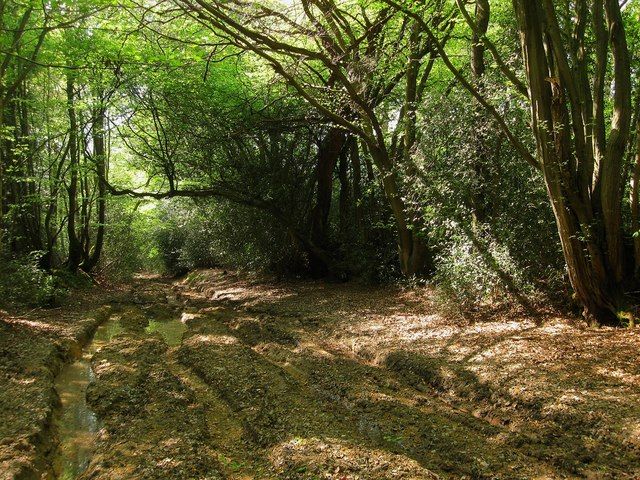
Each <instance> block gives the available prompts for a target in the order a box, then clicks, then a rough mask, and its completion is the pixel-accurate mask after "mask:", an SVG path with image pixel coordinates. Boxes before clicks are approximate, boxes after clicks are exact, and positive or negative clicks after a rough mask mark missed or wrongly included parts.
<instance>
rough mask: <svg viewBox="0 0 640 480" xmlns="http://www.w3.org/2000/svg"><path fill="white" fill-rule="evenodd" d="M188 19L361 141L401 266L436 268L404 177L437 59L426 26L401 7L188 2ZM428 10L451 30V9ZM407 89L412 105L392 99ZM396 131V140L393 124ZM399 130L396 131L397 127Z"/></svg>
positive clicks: (438, 25)
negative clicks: (264, 67)
mask: <svg viewBox="0 0 640 480" xmlns="http://www.w3.org/2000/svg"><path fill="white" fill-rule="evenodd" d="M180 4H181V5H183V7H184V9H185V11H186V12H188V13H189V14H191V15H192V16H193V17H194V18H196V19H197V20H198V21H200V22H204V23H205V24H207V25H209V26H210V27H211V28H212V30H213V31H214V32H215V33H216V34H217V35H219V36H221V37H222V38H224V39H226V40H227V41H230V42H231V43H233V44H234V45H235V46H236V47H239V48H241V49H243V50H246V51H249V52H253V53H254V54H256V55H257V56H258V57H260V58H262V59H263V60H264V61H266V63H267V64H268V65H270V66H271V67H272V68H273V70H274V71H275V72H276V73H277V74H278V75H280V76H281V77H282V78H284V79H285V80H286V81H287V82H288V83H289V85H290V86H291V87H293V89H294V90H295V91H296V92H297V93H298V95H300V96H301V97H302V98H304V99H305V100H306V101H307V102H308V103H309V104H310V105H311V106H313V107H314V108H316V109H317V110H318V111H319V112H320V113H321V114H322V115H324V116H326V118H327V119H328V120H330V121H331V122H333V123H334V124H335V126H336V127H338V128H342V129H344V130H346V131H348V132H349V133H350V134H352V135H354V136H355V137H357V138H359V139H360V140H361V141H362V144H363V145H364V147H365V148H366V150H367V152H368V154H369V155H370V156H371V157H372V159H373V162H374V164H375V166H376V168H377V170H378V172H379V181H380V183H381V184H382V187H383V191H384V193H385V196H386V198H387V201H388V204H389V207H390V208H391V211H392V214H393V218H394V220H395V225H396V230H397V232H398V246H399V255H400V265H401V268H402V271H403V272H404V273H405V274H408V275H411V274H414V273H416V272H418V271H421V270H423V269H424V268H425V265H426V264H428V263H430V260H429V257H430V253H429V251H428V248H427V245H426V242H425V239H424V235H425V233H424V228H422V226H421V225H420V224H419V223H418V222H417V221H416V218H417V217H418V216H417V215H416V214H415V212H412V211H411V208H410V207H409V206H408V205H407V204H406V202H405V200H404V198H405V196H406V194H407V192H404V191H403V187H402V185H401V182H400V181H399V174H400V172H401V171H403V170H407V169H409V170H410V169H411V168H412V165H411V162H406V161H404V160H406V156H404V155H403V152H408V151H410V150H411V147H412V144H413V142H414V133H415V108H416V106H417V104H418V103H419V102H420V101H421V98H422V93H423V92H424V88H425V85H426V82H427V79H428V77H429V73H430V71H431V66H432V64H433V63H432V59H433V55H434V50H433V48H432V44H431V40H430V39H428V38H426V37H425V35H424V34H423V32H422V31H421V28H420V24H419V23H417V22H415V21H414V20H412V19H411V18H409V17H407V16H405V15H404V14H403V13H401V12H400V11H399V10H398V9H396V8H390V7H387V6H384V5H382V6H381V5H380V3H379V2H365V4H363V5H362V6H360V7H353V6H343V5H340V4H339V3H338V2H335V1H333V0H330V1H324V0H322V1H320V0H305V1H302V2H300V4H299V5H292V6H289V7H288V8H276V7H272V6H270V5H269V4H267V3H266V2H265V3H263V2H239V1H230V2H222V1H220V2H218V1H205V0H182V1H181V2H180ZM428 4H429V5H428V7H427V8H425V9H424V12H425V18H424V19H423V18H422V17H421V20H422V21H424V22H427V23H428V24H429V25H430V26H431V27H432V28H434V29H435V30H438V31H440V30H443V31H448V29H449V27H450V23H449V22H448V17H447V15H446V14H445V13H444V12H443V8H444V2H441V1H439V0H433V1H430V2H428ZM401 89H404V90H405V97H406V99H407V103H406V104H405V105H404V106H402V105H393V104H392V103H390V98H391V97H392V95H393V94H395V93H397V91H398V90H401ZM391 115H396V116H397V117H398V118H397V122H395V125H396V128H395V130H396V132H394V133H393V134H389V132H388V131H389V127H390V124H389V121H388V119H389V117H390V116H391ZM392 128H393V126H392Z"/></svg>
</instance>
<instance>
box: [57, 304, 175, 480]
mask: <svg viewBox="0 0 640 480" xmlns="http://www.w3.org/2000/svg"><path fill="white" fill-rule="evenodd" d="M186 330H187V326H186V325H185V324H184V323H182V322H181V321H180V320H179V319H175V318H170V319H169V318H168V319H162V320H158V319H150V320H149V325H148V326H147V327H146V328H145V331H146V332H147V333H154V332H158V333H159V334H160V335H161V336H162V338H163V339H164V341H165V342H166V343H167V344H168V345H169V346H171V347H175V346H177V345H180V342H181V341H182V334H183V333H184V332H185V331H186ZM123 331H124V329H123V327H122V325H121V324H120V317H119V316H113V317H111V318H110V319H109V320H107V321H106V322H105V323H103V324H102V325H101V326H100V327H98V329H97V330H96V333H95V335H94V337H93V339H92V340H91V342H90V343H89V345H88V346H87V347H86V348H85V349H84V350H83V351H82V357H81V358H79V359H78V360H76V361H75V362H73V363H71V364H69V365H67V366H65V367H64V368H63V369H62V371H61V372H60V375H58V377H57V379H56V383H55V387H56V391H57V392H58V396H59V397H60V400H61V402H62V408H61V410H60V414H59V415H57V416H56V419H55V420H54V422H55V425H56V429H57V432H58V439H59V441H60V444H59V446H58V448H57V451H56V453H55V456H54V457H53V462H52V463H53V473H54V478H56V479H58V480H73V479H75V478H76V477H78V476H79V475H80V474H81V473H82V472H84V471H85V470H86V469H87V467H88V466H89V462H90V461H91V456H92V454H93V445H94V442H95V438H96V432H97V431H98V428H99V422H98V419H97V417H96V415H95V414H94V413H93V412H92V411H91V410H90V409H89V406H88V405H87V395H86V394H87V386H88V385H89V383H90V382H91V381H92V380H93V376H94V374H93V370H92V369H91V357H92V356H93V354H94V353H96V352H97V351H98V350H99V349H100V348H101V347H103V346H104V345H106V344H107V343H109V342H110V341H111V339H112V338H113V337H114V336H116V335H118V334H119V333H122V332H123Z"/></svg>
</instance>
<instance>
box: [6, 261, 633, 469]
mask: <svg viewBox="0 0 640 480" xmlns="http://www.w3.org/2000/svg"><path fill="white" fill-rule="evenodd" d="M433 297H434V296H433V292H432V291H431V290H429V289H427V288H416V289H405V290H403V289H400V288H396V287H367V286H362V285H359V284H356V283H346V284H332V283H326V282H322V281H308V280H300V281H293V280H286V281H279V280H277V279H274V278H271V277H267V276H258V275H248V274H236V273H227V272H224V271H221V270H205V271H198V272H194V273H192V274H191V275H189V276H188V277H187V278H185V279H182V280H179V281H169V280H164V279H160V278H153V277H140V278H137V279H136V280H135V281H134V282H133V283H132V284H131V285H127V286H124V287H121V288H119V289H116V290H114V291H104V290H101V291H99V292H95V291H94V292H92V293H87V294H86V296H85V297H84V298H80V299H79V300H78V302H77V303H76V304H74V305H70V306H66V307H64V308H62V309H60V310H57V311H37V312H31V313H30V314H26V315H23V316H21V317H16V316H9V315H5V316H4V317H2V318H1V320H0V478H2V479H4V478H7V479H13V478H29V476H28V475H27V473H28V472H34V471H36V470H38V469H42V468H43V465H44V464H46V461H45V460H44V458H45V457H46V455H47V452H50V451H51V450H52V445H53V444H55V433H56V432H55V428H52V427H51V423H52V422H51V417H52V416H55V393H54V390H53V378H54V376H55V375H56V374H57V373H58V371H59V369H60V365H61V364H62V362H63V361H65V360H68V359H69V358H70V357H71V356H72V355H73V353H74V352H76V353H77V351H78V346H79V345H80V344H82V343H83V342H84V341H86V339H87V337H88V335H90V334H91V332H92V331H93V329H95V328H96V326H97V324H98V323H99V322H101V321H104V318H105V316H109V315H110V316H111V317H112V318H115V319H116V320H117V322H118V323H119V327H120V328H121V330H122V332H121V333H119V334H118V335H116V336H114V337H113V339H112V340H111V341H109V342H108V343H107V344H106V345H104V346H103V347H102V348H100V349H99V350H98V351H97V353H95V355H93V357H92V359H91V364H92V366H93V372H94V378H93V381H92V383H91V384H90V386H89V388H88V392H87V398H88V404H89V406H90V408H91V409H92V410H93V412H95V414H96V415H97V418H98V420H99V427H100V428H99V430H98V432H97V439H96V441H95V446H94V447H93V449H94V452H93V455H92V457H91V459H90V462H89V465H88V468H87V469H86V470H85V471H84V472H83V473H82V474H80V476H79V477H78V478H81V479H122V480H125V479H127V480H128V479H138V478H140V479H191V478H193V479H196V478H197V479H218V478H228V479H238V480H240V479H335V480H355V479H363V480H365V479H396V478H397V479H432V478H469V479H471V478H505V479H506V478H513V479H519V478H522V479H525V478H531V479H534V478H535V479H541V478H592V479H598V478H602V479H604V478H640V330H638V329H635V330H628V329H608V328H603V329H589V328H584V327H583V326H581V324H580V323H579V322H577V321H575V320H572V319H569V318H560V317H554V316H552V315H547V316H546V317H544V318H537V319H531V318H526V317H518V318H514V317H512V316H506V315H504V314H502V315H498V314H496V315H491V316H488V317H489V318H488V319H484V320H477V321H474V322H467V321H461V320H459V319H458V320H453V319H451V318H447V316H446V315H441V314H438V313H437V311H438V310H437V309H436V307H435V305H434V301H433ZM101 305H105V307H101V308H99V309H98V310H97V313H96V308H98V307H100V306H101ZM176 320H180V322H177V323H180V324H181V325H182V328H180V329H177V330H175V329H173V330H172V329H164V330H163V329H162V328H155V327H154V328H153V329H150V328H149V327H150V325H151V323H150V322H155V323H154V325H156V326H157V324H158V322H160V323H159V324H160V325H161V324H162V322H167V325H169V323H168V322H174V323H173V324H171V325H175V323H176ZM172 328H173V327H172ZM25 472H27V473H25ZM31 478H38V477H36V476H34V475H32V477H31Z"/></svg>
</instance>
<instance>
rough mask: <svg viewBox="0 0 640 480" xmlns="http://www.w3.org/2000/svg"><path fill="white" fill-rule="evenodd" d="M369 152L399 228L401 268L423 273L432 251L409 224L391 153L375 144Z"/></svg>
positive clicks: (403, 270) (404, 270)
mask: <svg viewBox="0 0 640 480" xmlns="http://www.w3.org/2000/svg"><path fill="white" fill-rule="evenodd" d="M369 153H370V154H371V156H372V158H373V161H374V163H375V164H376V166H377V167H378V168H379V169H380V172H381V174H382V186H383V188H384V193H385V196H386V197H387V201H388V202H389V206H390V207H391V212H392V214H393V218H394V220H395V224H396V228H397V230H398V252H399V257H400V269H401V271H402V273H403V274H404V275H406V276H411V275H416V274H419V273H422V272H424V271H425V270H426V269H428V268H430V260H431V259H430V255H429V253H430V252H429V250H428V248H427V245H426V244H425V243H424V241H423V239H422V238H421V237H420V236H419V235H418V234H417V233H416V232H415V231H414V227H413V226H412V225H409V222H408V220H407V211H406V206H405V203H404V201H403V200H402V195H401V194H400V190H399V188H398V184H397V182H396V177H395V174H394V173H393V172H392V171H390V169H389V165H390V161H389V154H388V152H387V151H386V149H383V148H380V147H378V146H375V145H369Z"/></svg>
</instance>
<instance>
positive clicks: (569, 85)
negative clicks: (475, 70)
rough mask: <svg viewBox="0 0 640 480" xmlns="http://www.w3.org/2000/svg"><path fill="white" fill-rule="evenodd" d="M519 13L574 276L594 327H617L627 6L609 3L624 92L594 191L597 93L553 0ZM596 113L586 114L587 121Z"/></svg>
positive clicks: (534, 107) (618, 96) (543, 157)
mask: <svg viewBox="0 0 640 480" xmlns="http://www.w3.org/2000/svg"><path fill="white" fill-rule="evenodd" d="M514 8H515V11H516V15H517V18H518V24H519V29H520V39H521V43H522V51H523V57H524V60H525V69H526V75H527V79H528V82H529V95H530V102H531V115H532V128H533V133H534V136H535V139H536V146H537V152H538V159H539V161H540V164H541V168H542V172H543V174H544V179H545V183H546V186H547V192H548V195H549V198H550V200H551V203H552V207H553V211H554V215H555V218H556V223H557V227H558V232H559V235H560V240H561V242H562V249H563V252H564V257H565V261H566V264H567V270H568V274H569V279H570V281H571V284H572V286H573V289H574V291H575V296H576V299H577V300H578V301H579V302H580V303H581V304H582V305H583V307H584V316H585V318H586V319H587V320H588V321H589V322H590V323H594V324H596V323H597V324H617V323H618V319H617V315H616V313H617V308H618V304H619V301H620V293H621V287H622V285H621V283H622V269H621V259H622V241H621V239H622V221H621V209H620V207H619V205H620V202H621V199H622V192H621V188H620V184H621V178H622V156H623V154H624V144H625V142H626V140H627V138H628V130H629V129H628V122H629V116H630V111H629V107H630V96H629V91H628V88H629V82H628V79H629V78H630V71H629V69H628V52H626V42H625V41H624V38H623V37H624V31H623V30H622V26H621V22H620V18H619V14H620V9H619V6H618V3H617V1H616V0H605V10H606V13H607V21H608V23H609V30H610V32H611V37H610V42H611V45H612V51H613V58H614V72H615V74H614V75H615V78H616V91H615V93H614V115H613V117H612V118H613V120H612V125H611V134H610V138H609V141H608V144H607V147H606V153H605V158H604V161H603V162H602V163H601V164H600V165H599V169H600V172H598V171H596V172H595V175H596V180H595V182H594V184H596V187H595V188H594V189H593V192H592V190H591V188H592V186H591V182H588V181H587V182H585V181H583V179H584V178H585V174H584V172H591V171H593V165H594V164H595V163H596V162H595V158H594V156H593V155H590V153H589V149H588V148H586V141H587V140H586V137H587V136H586V135H585V130H584V129H585V126H584V124H583V123H582V121H583V117H582V116H581V114H580V112H581V109H583V108H584V105H583V104H582V102H581V101H580V99H581V98H585V97H587V96H588V97H589V98H590V97H591V92H588V91H584V90H582V91H580V90H579V89H580V85H579V84H577V83H576V82H575V81H574V77H573V75H572V74H571V73H570V69H569V68H568V61H567V58H566V53H565V52H564V50H563V45H562V43H559V42H562V40H561V36H560V35H559V32H558V27H557V24H554V22H555V21H556V20H555V11H554V10H553V9H554V7H553V4H552V3H551V1H550V0H545V1H544V6H542V5H541V4H540V3H538V2H531V1H530V0H514ZM543 8H544V10H543ZM616 10H617V13H616ZM543 27H544V29H543ZM569 106H570V107H571V108H569ZM582 111H583V110H582ZM583 112H584V111H583ZM589 114H590V112H584V115H585V116H586V115H589ZM585 123H589V122H585ZM597 128H599V126H597ZM597 128H596V129H597ZM572 133H573V135H572ZM587 176H588V175H587ZM600 225H602V227H601V228H600V227H599V226H600Z"/></svg>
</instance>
